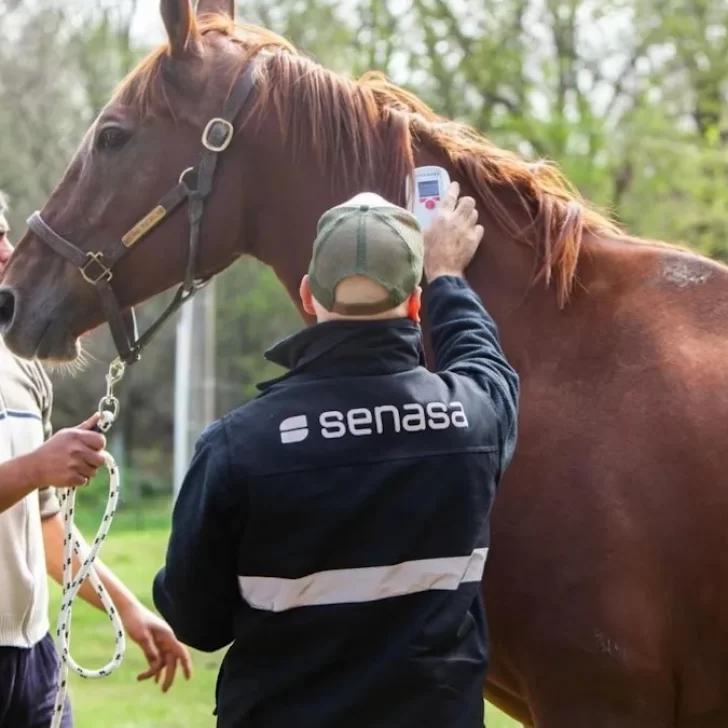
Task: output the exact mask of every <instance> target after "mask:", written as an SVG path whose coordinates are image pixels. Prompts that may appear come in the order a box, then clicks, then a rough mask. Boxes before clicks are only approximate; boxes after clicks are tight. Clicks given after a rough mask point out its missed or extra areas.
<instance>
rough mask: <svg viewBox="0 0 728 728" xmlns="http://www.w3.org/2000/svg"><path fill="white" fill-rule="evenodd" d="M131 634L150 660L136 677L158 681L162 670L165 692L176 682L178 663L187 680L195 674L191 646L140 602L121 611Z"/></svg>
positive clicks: (126, 628) (120, 613) (126, 627)
mask: <svg viewBox="0 0 728 728" xmlns="http://www.w3.org/2000/svg"><path fill="white" fill-rule="evenodd" d="M119 615H120V616H121V619H122V622H123V624H124V629H125V630H126V633H127V634H128V635H129V637H130V638H131V639H132V640H134V642H136V643H137V644H138V645H139V647H141V649H142V651H143V652H144V657H146V659H147V662H148V663H149V669H148V670H146V671H144V672H142V673H140V674H139V675H137V680H139V681H141V680H148V679H149V678H150V677H153V678H154V682H155V683H157V684H159V679H160V678H161V677H162V673H164V672H165V669H166V674H165V675H164V681H163V682H162V692H163V693H166V692H167V690H169V688H170V687H171V685H172V683H173V682H174V678H175V674H176V672H177V663H179V664H180V665H181V667H182V672H183V673H184V676H185V678H186V679H187V680H189V679H190V677H192V659H191V658H190V653H189V651H188V649H187V648H186V647H185V646H184V645H183V644H182V643H181V642H178V641H177V638H176V637H175V636H174V632H172V630H171V629H170V627H169V625H168V624H167V623H166V622H165V621H164V620H162V619H160V618H159V617H158V616H157V615H156V614H154V613H153V612H151V611H150V610H149V609H147V608H146V607H144V606H143V605H142V604H140V603H138V602H137V603H135V604H133V605H132V606H131V607H130V608H129V609H128V610H126V611H124V612H122V611H120V612H119Z"/></svg>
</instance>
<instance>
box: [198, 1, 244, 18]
mask: <svg viewBox="0 0 728 728" xmlns="http://www.w3.org/2000/svg"><path fill="white" fill-rule="evenodd" d="M205 13H222V14H223V15H227V16H228V17H229V18H232V19H233V20H235V0H198V2H197V15H198V16H200V15H204V14H205Z"/></svg>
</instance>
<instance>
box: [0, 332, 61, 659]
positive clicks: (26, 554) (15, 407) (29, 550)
mask: <svg viewBox="0 0 728 728" xmlns="http://www.w3.org/2000/svg"><path fill="white" fill-rule="evenodd" d="M52 391H53V390H52V386H51V383H50V380H49V378H48V375H47V374H46V373H45V371H44V370H43V368H42V367H41V365H40V364H38V363H37V362H28V361H24V360H22V359H19V358H18V357H16V356H15V355H14V354H12V352H10V351H9V349H8V348H7V346H6V345H5V342H4V341H3V340H2V338H0V462H5V461H7V460H10V459H12V458H15V457H18V456H19V455H25V454H26V453H28V452H30V451H32V450H34V449H36V448H37V447H38V446H39V445H41V444H42V443H43V442H44V440H45V439H46V438H48V437H49V436H50V434H51V424H50V412H51V406H52V397H53V394H52ZM58 511H59V504H58V500H57V498H56V495H55V491H54V489H52V488H44V489H42V490H40V491H34V492H32V493H31V494H30V495H28V496H26V497H25V498H24V499H23V500H21V501H19V502H18V503H16V504H15V505H14V506H12V507H11V508H9V509H8V510H6V511H5V512H4V513H0V584H2V588H0V646H3V647H32V646H33V645H35V644H36V643H37V642H39V641H40V640H41V639H42V638H43V637H44V635H45V634H46V633H47V632H48V629H49V623H48V578H47V572H46V562H45V551H44V547H43V534H42V531H41V518H46V517H48V516H52V515H54V514H55V513H57V512H58Z"/></svg>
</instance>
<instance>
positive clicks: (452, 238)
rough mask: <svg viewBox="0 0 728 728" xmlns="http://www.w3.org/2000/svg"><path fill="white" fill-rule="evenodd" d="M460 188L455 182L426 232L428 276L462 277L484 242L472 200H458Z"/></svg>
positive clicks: (470, 198)
mask: <svg viewBox="0 0 728 728" xmlns="http://www.w3.org/2000/svg"><path fill="white" fill-rule="evenodd" d="M459 192H460V185H459V184H458V183H457V182H453V183H452V184H451V185H450V187H449V188H448V190H447V192H446V193H445V196H444V197H443V198H442V202H441V203H440V207H439V208H438V211H437V215H436V217H435V219H434V220H433V221H432V223H431V224H430V226H429V227H428V228H427V229H426V230H425V233H424V238H425V260H424V267H425V276H426V278H427V280H428V281H431V280H433V279H434V278H437V277H438V276H462V275H463V272H464V271H465V268H466V267H467V265H468V263H470V261H471V260H472V259H473V256H474V255H475V251H476V250H477V249H478V246H479V245H480V241H481V240H482V239H483V226H482V225H478V224H477V222H478V211H477V210H476V209H475V200H474V199H473V198H472V197H463V198H461V199H460V200H458V193H459Z"/></svg>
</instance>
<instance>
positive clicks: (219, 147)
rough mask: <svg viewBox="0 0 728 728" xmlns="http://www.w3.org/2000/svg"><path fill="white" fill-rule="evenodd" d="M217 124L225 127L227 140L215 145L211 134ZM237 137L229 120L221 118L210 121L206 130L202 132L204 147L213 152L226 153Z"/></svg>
mask: <svg viewBox="0 0 728 728" xmlns="http://www.w3.org/2000/svg"><path fill="white" fill-rule="evenodd" d="M216 124H221V125H222V126H224V127H225V132H226V133H225V138H224V139H223V140H222V141H221V142H220V143H219V144H213V143H212V142H211V141H210V132H211V131H212V129H213V127H214V126H215V125H216ZM234 135H235V128H234V127H233V125H232V124H231V123H230V122H229V121H228V120H227V119H221V118H220V117H219V116H218V117H215V118H214V119H210V121H208V122H207V126H206V127H205V130H204V131H203V132H202V145H203V146H204V147H205V148H206V149H209V150H210V151H211V152H224V151H225V150H226V149H227V148H228V147H229V146H230V142H231V141H232V140H233V136H234Z"/></svg>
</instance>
